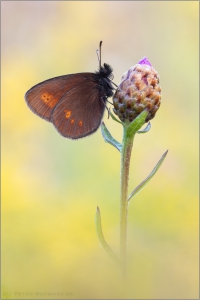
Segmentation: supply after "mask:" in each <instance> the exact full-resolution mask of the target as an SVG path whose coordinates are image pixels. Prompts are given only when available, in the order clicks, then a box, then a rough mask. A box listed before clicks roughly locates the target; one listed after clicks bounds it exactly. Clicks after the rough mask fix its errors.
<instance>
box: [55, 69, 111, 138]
mask: <svg viewBox="0 0 200 300" xmlns="http://www.w3.org/2000/svg"><path fill="white" fill-rule="evenodd" d="M81 76H82V78H83V73H82V74H81ZM101 97H102V95H101V92H100V90H99V89H98V83H96V82H95V74H94V73H85V74H84V80H83V82H82V84H78V85H76V86H74V88H71V89H70V90H69V91H68V92H66V93H65V95H64V96H63V97H62V99H61V100H60V101H59V103H58V104H57V105H56V106H55V108H54V109H53V111H52V114H51V121H52V123H53V124H54V126H55V127H56V129H57V130H58V131H59V132H60V134H61V135H63V136H64V137H68V138H72V139H78V138H81V137H84V136H87V135H89V134H91V133H92V132H94V131H96V130H97V129H98V127H99V125H100V122H101V119H102V117H103V113H104V110H105V104H104V102H103V100H102V98H101Z"/></svg>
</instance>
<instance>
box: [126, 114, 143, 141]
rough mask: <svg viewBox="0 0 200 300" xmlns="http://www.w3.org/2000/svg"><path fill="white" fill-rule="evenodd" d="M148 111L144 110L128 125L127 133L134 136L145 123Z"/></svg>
mask: <svg viewBox="0 0 200 300" xmlns="http://www.w3.org/2000/svg"><path fill="white" fill-rule="evenodd" d="M147 115H148V111H147V110H144V111H143V112H141V113H140V114H139V116H137V118H135V119H134V120H133V121H132V122H131V123H130V124H129V125H128V127H127V130H126V135H127V136H128V137H132V136H133V135H134V134H135V133H136V132H137V131H138V130H139V129H140V128H141V127H142V126H143V125H144V123H145V120H146V117H147Z"/></svg>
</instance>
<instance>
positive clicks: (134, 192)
mask: <svg viewBox="0 0 200 300" xmlns="http://www.w3.org/2000/svg"><path fill="white" fill-rule="evenodd" d="M167 153H168V150H167V151H166V152H165V153H164V154H163V155H162V157H161V159H160V160H159V161H158V163H157V164H156V166H155V167H154V169H153V170H152V171H151V173H150V174H149V176H148V177H147V178H146V179H145V180H143V181H142V182H141V183H140V184H139V185H138V186H137V187H136V188H135V189H134V190H133V191H132V193H131V194H130V195H129V197H128V201H130V200H131V198H133V197H135V196H136V195H137V194H138V193H139V192H140V191H141V190H142V189H143V188H144V187H145V185H146V184H147V183H148V182H149V181H150V179H151V178H152V177H153V176H154V175H155V173H156V172H157V171H158V169H159V168H160V166H161V165H162V163H163V161H164V159H165V157H166V155H167Z"/></svg>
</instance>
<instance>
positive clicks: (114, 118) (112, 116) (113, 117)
mask: <svg viewBox="0 0 200 300" xmlns="http://www.w3.org/2000/svg"><path fill="white" fill-rule="evenodd" d="M109 115H111V118H112V119H113V120H114V121H116V122H118V123H120V124H122V125H123V123H122V122H120V121H119V120H118V119H117V118H116V117H115V116H114V115H113V113H111V111H110V109H109Z"/></svg>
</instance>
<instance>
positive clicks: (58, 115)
mask: <svg viewBox="0 0 200 300" xmlns="http://www.w3.org/2000/svg"><path fill="white" fill-rule="evenodd" d="M101 45H102V41H101V42H100V44H99V55H98V59H99V70H98V71H97V72H95V73H89V72H87V73H77V74H69V75H63V76H58V77H54V78H51V79H48V80H45V81H43V82H41V83H38V84H36V85H35V86H33V87H32V88H31V89H29V90H28V91H27V92H26V94H25V100H26V103H27V105H28V107H29V108H30V109H31V110H32V111H33V112H34V113H35V114H36V115H38V116H39V117H41V118H43V119H45V120H47V121H49V122H51V123H53V125H54V126H55V128H56V129H57V130H58V132H59V133H60V134H61V135H62V136H63V137H67V138H70V139H79V138H82V137H85V136H88V135H90V134H92V133H93V132H95V131H96V130H97V129H98V128H99V126H100V124H101V120H102V118H103V114H104V111H105V108H107V107H106V102H107V101H108V100H107V98H108V97H111V96H112V95H113V90H114V87H113V82H112V79H113V74H112V72H113V69H112V67H111V66H110V65H108V64H106V63H104V64H103V66H101Z"/></svg>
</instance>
